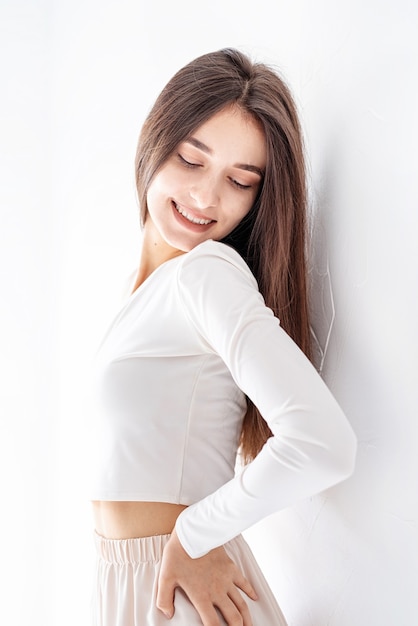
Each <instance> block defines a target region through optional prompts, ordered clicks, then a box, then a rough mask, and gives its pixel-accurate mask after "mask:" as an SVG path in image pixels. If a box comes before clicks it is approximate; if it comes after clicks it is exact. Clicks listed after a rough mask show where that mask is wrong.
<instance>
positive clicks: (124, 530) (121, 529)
mask: <svg viewBox="0 0 418 626" xmlns="http://www.w3.org/2000/svg"><path fill="white" fill-rule="evenodd" d="M92 504H93V519H94V526H95V530H96V532H97V533H98V534H99V535H101V536H102V537H105V538H106V539H133V538H137V537H151V536H153V535H167V534H170V533H171V532H172V530H173V528H174V525H175V523H176V520H177V518H178V516H179V515H180V513H181V512H182V511H183V510H184V509H185V508H187V507H186V506H185V505H183V504H171V503H168V502H115V501H104V500H101V501H97V500H96V501H94V502H93V503H92Z"/></svg>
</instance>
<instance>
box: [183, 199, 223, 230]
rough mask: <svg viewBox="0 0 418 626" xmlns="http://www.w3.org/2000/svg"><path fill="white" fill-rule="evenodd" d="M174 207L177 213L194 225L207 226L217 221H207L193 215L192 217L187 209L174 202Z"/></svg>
mask: <svg viewBox="0 0 418 626" xmlns="http://www.w3.org/2000/svg"><path fill="white" fill-rule="evenodd" d="M173 205H174V208H175V209H176V211H177V213H180V215H182V216H183V217H184V218H185V219H186V220H188V221H189V222H191V223H192V224H199V225H200V226H207V225H208V224H212V223H213V222H215V221H216V220H205V219H203V218H198V217H193V215H190V213H187V211H186V210H185V209H183V208H182V207H181V206H179V205H178V204H176V203H175V202H173Z"/></svg>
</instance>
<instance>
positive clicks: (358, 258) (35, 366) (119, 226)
mask: <svg viewBox="0 0 418 626" xmlns="http://www.w3.org/2000/svg"><path fill="white" fill-rule="evenodd" d="M417 18H418V9H417V5H416V3H414V2H413V1H412V0H411V1H408V0H397V1H396V2H395V1H392V2H388V1H387V0H382V1H380V2H378V1H377V0H350V1H345V0H343V1H340V2H336V1H335V0H317V1H315V2H310V1H309V0H292V1H289V0H287V1H286V2H281V1H276V2H273V1H270V2H269V1H267V0H258V1H257V2H254V1H251V2H249V1H246V0H239V1H238V0H237V1H232V0H231V1H229V2H228V1H227V0H222V1H221V0H211V2H208V3H207V4H205V5H203V4H202V3H191V2H187V1H186V0H178V1H177V2H168V1H167V2H162V1H158V0H154V1H152V2H151V1H149V2H147V3H145V2H142V1H137V2H135V1H134V0H118V1H116V0H115V1H113V2H110V1H106V0H56V1H52V0H51V1H48V0H37V1H35V0H33V1H32V2H29V1H24V0H13V1H12V0H10V1H9V2H7V1H6V0H0V42H1V44H0V45H1V50H0V53H1V54H0V67H1V99H0V105H1V127H0V132H1V136H0V140H1V154H0V166H1V184H0V203H1V224H0V225H1V227H0V278H1V309H0V415H1V421H0V480H1V515H0V519H1V522H0V524H1V525H0V549H1V556H0V574H1V581H0V589H1V602H0V621H1V623H4V624H7V625H8V626H16V625H19V626H20V625H22V626H23V624H25V625H26V624H31V625H33V626H38V625H39V626H41V625H42V626H67V625H68V626H74V625H75V624H77V625H84V624H85V625H86V626H87V625H88V624H89V618H88V615H89V603H90V587H91V581H92V569H93V550H92V541H91V539H92V538H91V519H90V511H89V506H88V502H87V501H86V498H85V491H84V487H85V477H86V475H87V470H88V449H87V446H86V445H85V441H86V434H87V431H88V412H87V411H86V405H85V402H84V393H85V390H84V385H85V383H84V381H85V375H86V371H87V370H88V362H89V357H90V355H91V352H92V350H93V348H94V346H95V344H96V343H97V341H98V340H99V338H100V336H101V333H102V332H103V330H104V328H105V327H106V325H107V323H108V322H109V319H110V317H111V315H112V314H113V312H114V310H115V308H116V307H117V305H118V298H119V296H120V294H121V290H122V287H123V283H124V280H125V279H126V276H127V275H128V274H129V272H130V271H131V270H132V269H134V266H135V263H136V261H137V256H138V241H139V230H138V218H137V205H136V198H135V190H134V177H133V159H134V153H135V145H136V140H137V136H138V132H139V129H140V126H141V123H142V121H143V119H144V117H145V115H146V113H147V111H148V110H149V108H150V106H151V104H152V102H153V99H154V98H155V96H156V95H157V93H158V92H159V90H160V89H161V88H162V87H163V85H164V84H165V82H166V81H167V80H168V78H169V77H170V76H171V75H172V74H173V73H174V71H176V70H177V69H178V68H179V67H180V66H182V65H183V64H184V63H186V62H188V61H189V60H191V59H192V58H194V57H195V56H197V55H199V54H201V53H204V52H208V51H211V50H215V49H218V48H221V47H225V46H235V47H239V48H241V49H242V50H244V51H245V52H247V53H249V54H250V55H251V56H253V57H254V58H256V59H258V60H261V61H265V62H268V63H271V64H274V65H275V66H277V67H278V68H279V69H280V71H282V73H283V74H284V75H285V76H286V78H287V79H288V82H289V83H290V85H291V87H292V90H293V92H294V94H295V97H296V100H297V102H298V106H299V109H300V113H301V116H302V120H303V125H304V130H305V135H306V144H307V151H308V156H309V169H310V172H311V187H312V197H313V206H314V209H315V219H314V227H313V249H312V254H311V277H312V285H313V289H312V303H313V310H314V320H313V321H314V327H315V331H316V335H317V337H318V340H319V344H320V345H321V347H322V348H323V349H324V348H325V347H327V350H326V354H325V358H324V362H323V375H324V377H325V379H326V381H327V383H328V384H329V386H330V387H331V389H332V390H333V392H334V394H335V395H336V397H337V398H338V400H339V402H340V403H341V405H342V406H343V408H344V409H345V411H346V413H347V416H348V418H349V420H350V421H351V423H352V425H353V427H354V429H355V431H356V433H357V435H358V438H359V442H360V443H359V454H358V463H357V470H356V473H355V475H354V476H353V478H352V479H350V480H349V481H347V482H346V483H344V484H342V485H340V486H338V487H336V488H334V489H332V490H329V491H328V492H326V493H324V494H322V495H320V496H317V497H314V498H312V499H311V500H309V501H307V502H304V503H301V504H300V505H299V506H297V507H295V508H293V509H291V510H287V511H284V512H281V513H278V514H277V515H274V516H272V517H271V518H269V519H268V520H266V521H264V522H262V523H261V524H259V525H258V526H257V527H255V528H254V529H252V530H251V531H250V532H249V533H248V535H247V537H248V539H249V541H250V542H251V544H252V546H253V549H254V550H255V552H256V554H257V556H258V558H259V561H260V563H261V564H262V566H263V568H264V570H265V573H266V575H267V577H268V579H269V581H270V583H271V585H272V588H273V590H274V592H275V594H276V595H277V598H278V600H279V602H280V604H281V606H282V608H283V611H284V613H285V615H286V616H287V618H288V621H289V626H394V625H395V624H396V626H411V625H412V624H413V623H415V620H416V615H417V608H416V598H417V597H418V528H417V517H418V504H417V475H418V453H417V448H418V420H417V417H418V415H417V408H416V404H417V403H416V393H417V388H418V376H417V370H418V368H417V330H416V325H417V319H418V310H417V309H418V307H417V254H416V239H417V217H416V213H417V209H418V206H417V205H418V202H417V200H418V189H417V179H418V176H417V174H418V172H417V169H418V168H417V156H416V146H417V110H418V96H417V74H418V67H417V65H418V62H417V59H418V38H417V36H416V33H417V32H418V29H417V22H418V19H417ZM279 487H280V486H278V488H279ZM257 626H261V625H257ZM262 626H264V625H262Z"/></svg>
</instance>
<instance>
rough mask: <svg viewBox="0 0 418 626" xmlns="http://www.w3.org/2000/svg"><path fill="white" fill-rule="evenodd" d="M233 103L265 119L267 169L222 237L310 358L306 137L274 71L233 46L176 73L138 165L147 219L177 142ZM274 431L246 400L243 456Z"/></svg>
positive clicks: (141, 145)
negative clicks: (154, 188) (151, 195)
mask: <svg viewBox="0 0 418 626" xmlns="http://www.w3.org/2000/svg"><path fill="white" fill-rule="evenodd" d="M231 104H235V105H237V106H239V107H240V108H241V109H242V110H243V111H245V112H247V114H249V115H251V116H252V117H253V118H254V119H256V120H258V121H259V123H261V126H262V128H263V130H264V134H265V137H266V144H267V166H266V171H265V176H264V180H263V183H262V186H261V189H260V192H259V194H258V197H257V199H256V201H255V203H254V206H253V207H252V208H251V210H250V212H249V214H248V215H247V217H246V218H245V219H244V220H243V222H241V224H240V225H239V226H238V227H237V228H236V229H235V230H234V231H233V232H232V233H230V235H228V236H227V237H226V238H225V239H224V240H223V241H224V242H225V243H227V244H229V245H231V246H232V247H234V248H235V249H236V250H237V251H238V252H239V253H240V254H241V256H242V257H243V258H244V259H245V261H246V262H247V263H248V265H249V266H250V268H251V270H252V272H253V274H254V275H255V277H256V279H257V282H258V285H259V289H260V291H261V293H262V294H263V296H264V299H265V302H266V304H267V306H269V307H270V308H271V309H272V310H273V312H274V314H275V315H276V316H277V317H278V318H279V319H280V322H281V325H282V327H283V328H284V329H285V330H286V332H287V333H288V334H289V335H290V336H291V337H292V339H293V340H294V341H295V342H296V343H297V344H298V345H299V347H300V348H301V349H302V350H303V351H304V352H305V354H306V355H307V356H308V357H309V358H310V356H311V347H310V327H309V318H308V304H307V284H306V259H305V256H306V181H305V164H304V156H303V144H302V135H301V129H300V125H299V120H298V115H297V111H296V107H295V104H294V101H293V98H292V96H291V94H290V91H289V89H288V87H287V86H286V84H285V83H284V81H283V80H282V79H281V78H280V77H279V76H278V74H277V73H276V72H275V71H273V70H272V69H271V68H269V67H268V66H267V65H265V64H263V63H252V62H251V61H250V59H249V58H248V57H247V56H246V55H244V54H243V53H242V52H240V51H238V50H234V49H230V48H228V49H224V50H219V51H217V52H212V53H209V54H205V55H203V56H200V57H198V58H197V59H195V60H194V61H192V62H191V63H189V64H188V65H186V66H185V67H183V68H182V69H181V70H179V71H178V72H177V73H176V74H175V75H174V76H173V78H172V79H171V80H170V81H169V82H168V84H167V85H166V87H165V88H164V89H163V91H162V92H161V94H160V95H159V97H158V98H157V100H156V102H155V104H154V106H153V108H152V109H151V111H150V113H149V115H148V117H147V119H146V121H145V123H144V125H143V128H142V131H141V135H140V137H139V142H138V148H137V153H136V160H135V169H136V184H137V189H138V199H139V203H140V207H141V222H142V223H144V221H145V217H146V213H147V203H146V196H147V190H148V187H149V184H150V182H151V180H152V178H153V176H154V175H155V173H156V172H157V171H158V169H159V168H160V167H161V166H162V165H163V163H164V162H165V161H166V159H167V158H168V157H169V156H170V155H171V154H172V152H173V151H174V150H175V148H176V147H177V146H178V144H179V143H181V142H182V141H184V139H186V138H187V137H188V136H190V135H191V134H192V133H193V132H194V131H195V130H196V129H197V128H198V127H199V126H200V125H201V124H203V123H204V122H205V121H206V120H208V119H209V118H210V117H211V116H212V115H214V114H215V113H217V112H218V111H220V110H221V109H223V108H224V107H226V106H228V105H231ZM270 435H271V432H270V429H269V428H268V426H267V424H266V422H265V421H264V419H263V418H262V417H261V415H260V413H259V411H258V409H257V408H256V407H255V406H254V405H253V404H252V402H251V401H250V400H249V399H248V409H247V413H246V415H245V418H244V422H243V427H242V433H241V453H242V456H243V458H244V459H245V461H249V460H251V459H252V458H254V456H255V455H256V454H257V453H258V452H259V450H260V449H261V447H262V446H263V444H264V443H265V441H266V439H267V438H268V437H269V436H270Z"/></svg>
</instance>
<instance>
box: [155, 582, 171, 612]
mask: <svg viewBox="0 0 418 626" xmlns="http://www.w3.org/2000/svg"><path fill="white" fill-rule="evenodd" d="M174 591H175V585H174V584H172V583H169V582H168V581H166V580H164V578H163V577H161V576H160V578H159V579H158V587H157V599H156V603H155V604H156V606H157V609H159V610H160V611H162V612H163V613H164V615H165V616H166V617H168V618H169V619H171V618H172V617H173V615H174Z"/></svg>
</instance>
